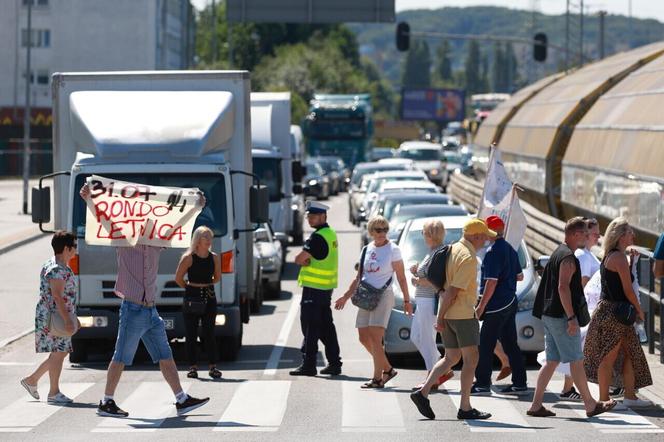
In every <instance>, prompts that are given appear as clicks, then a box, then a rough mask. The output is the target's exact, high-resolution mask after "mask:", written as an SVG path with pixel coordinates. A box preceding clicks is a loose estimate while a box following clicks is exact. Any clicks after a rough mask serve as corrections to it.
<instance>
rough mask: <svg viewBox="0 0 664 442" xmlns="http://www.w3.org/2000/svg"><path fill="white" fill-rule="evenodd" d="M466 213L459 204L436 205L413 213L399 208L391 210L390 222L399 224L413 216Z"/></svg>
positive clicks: (459, 214) (423, 216)
mask: <svg viewBox="0 0 664 442" xmlns="http://www.w3.org/2000/svg"><path fill="white" fill-rule="evenodd" d="M463 215H468V212H466V209H464V208H463V207H461V206H438V207H436V208H433V207H432V208H431V210H428V209H427V211H423V212H418V213H417V214H414V213H413V212H412V211H410V210H406V211H404V212H402V211H401V210H395V211H394V212H393V215H392V218H391V219H390V223H391V224H393V225H395V226H396V225H397V224H401V223H403V222H406V221H408V220H409V219H413V218H427V217H430V216H463Z"/></svg>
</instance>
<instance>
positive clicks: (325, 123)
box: [307, 119, 365, 140]
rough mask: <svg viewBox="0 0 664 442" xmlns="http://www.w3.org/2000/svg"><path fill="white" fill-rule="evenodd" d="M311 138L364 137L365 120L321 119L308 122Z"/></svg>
mask: <svg viewBox="0 0 664 442" xmlns="http://www.w3.org/2000/svg"><path fill="white" fill-rule="evenodd" d="M307 135H308V136H309V138H313V139H317V140H341V139H343V140H349V139H358V138H364V136H365V131H364V120H336V119H335V120H321V119H316V120H314V121H309V122H308V133H307Z"/></svg>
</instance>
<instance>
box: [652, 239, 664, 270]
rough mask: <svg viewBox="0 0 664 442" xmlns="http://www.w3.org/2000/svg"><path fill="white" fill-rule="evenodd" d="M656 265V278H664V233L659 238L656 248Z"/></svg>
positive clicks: (654, 268)
mask: <svg viewBox="0 0 664 442" xmlns="http://www.w3.org/2000/svg"><path fill="white" fill-rule="evenodd" d="M653 257H654V258H655V264H654V265H653V272H654V273H655V278H664V233H662V234H661V235H660V236H659V240H657V245H656V246H655V254H654V256H653Z"/></svg>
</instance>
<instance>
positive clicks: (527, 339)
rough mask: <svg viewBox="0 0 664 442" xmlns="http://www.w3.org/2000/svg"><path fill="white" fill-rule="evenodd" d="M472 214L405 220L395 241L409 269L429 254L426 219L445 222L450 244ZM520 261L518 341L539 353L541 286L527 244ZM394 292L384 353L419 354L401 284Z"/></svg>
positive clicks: (524, 349)
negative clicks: (537, 299) (424, 233)
mask: <svg viewBox="0 0 664 442" xmlns="http://www.w3.org/2000/svg"><path fill="white" fill-rule="evenodd" d="M470 218H471V217H470V216H447V217H433V218H419V219H414V220H409V221H407V222H406V224H405V226H404V229H403V231H402V233H401V235H400V236H399V238H398V240H396V242H397V244H398V245H399V248H400V249H401V255H402V256H403V260H404V265H405V266H406V269H408V268H410V266H411V265H413V264H414V263H415V262H420V261H421V260H422V259H423V258H424V257H425V256H426V254H427V253H428V248H427V246H426V244H425V243H424V237H423V236H422V227H423V225H424V223H425V222H426V221H429V220H435V219H438V220H440V221H442V222H443V224H444V225H445V243H446V244H450V243H453V242H456V241H458V240H459V239H460V238H461V236H462V229H463V225H464V224H465V223H466V221H468V219H470ZM485 253H486V249H482V250H480V251H478V253H477V256H478V279H479V272H480V266H481V259H482V257H484V254H485ZM518 254H519V261H520V263H521V268H522V269H523V281H519V282H517V287H516V295H517V300H518V309H517V314H516V329H517V336H518V344H519V347H520V348H521V351H522V352H524V353H538V352H540V351H542V350H543V349H544V328H543V326H542V323H541V322H540V320H539V319H537V318H535V317H533V315H532V310H533V304H534V303H535V295H536V293H537V287H538V286H539V276H538V275H537V274H536V272H535V267H534V265H533V262H532V260H531V258H530V255H529V254H528V249H527V248H526V245H525V243H523V242H522V243H521V247H519V250H518ZM406 279H407V280H408V292H409V293H410V296H411V299H413V298H412V297H413V296H414V294H415V288H414V287H413V286H412V285H411V282H410V278H406ZM392 288H393V290H394V295H395V306H394V308H393V309H392V313H391V314H390V320H389V323H388V325H387V330H386V331H385V352H386V353H387V354H388V356H392V357H394V356H397V357H398V356H406V355H410V354H415V353H417V349H416V348H415V345H414V344H413V343H412V342H411V340H410V329H411V321H412V320H411V318H409V317H408V316H407V315H406V314H405V313H404V310H403V294H402V293H401V289H400V288H399V286H398V284H396V283H395V284H393V287H392ZM436 340H437V342H438V346H439V348H442V344H441V342H440V335H437V338H436Z"/></svg>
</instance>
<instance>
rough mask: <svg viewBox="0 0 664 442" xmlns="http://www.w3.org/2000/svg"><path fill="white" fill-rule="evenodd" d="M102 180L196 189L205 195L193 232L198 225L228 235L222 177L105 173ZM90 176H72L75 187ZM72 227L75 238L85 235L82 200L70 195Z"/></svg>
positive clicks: (189, 174) (84, 212)
mask: <svg viewBox="0 0 664 442" xmlns="http://www.w3.org/2000/svg"><path fill="white" fill-rule="evenodd" d="M101 175H103V176H104V177H105V178H109V179H115V180H118V181H128V182H130V183H138V184H147V185H149V186H164V187H198V188H199V189H201V191H203V195H205V207H204V208H203V210H202V211H201V213H200V215H198V217H197V218H196V222H195V224H194V229H196V228H197V227H199V226H207V227H209V228H210V229H212V231H213V232H214V235H215V236H224V235H226V233H228V207H227V205H226V183H225V181H224V176H223V175H220V174H212V173H205V174H197V173H187V174H180V173H168V174H166V173H164V174H161V173H160V174H106V173H102V174H101ZM89 176H90V175H86V174H82V175H78V176H77V177H76V183H75V184H74V185H75V188H76V189H80V188H81V187H83V184H84V183H85V180H86V179H87V178H88V177H89ZM73 206H74V213H73V221H74V223H73V225H74V229H75V231H76V234H77V235H78V237H79V238H82V237H84V236H85V217H86V206H85V201H83V199H82V198H80V197H79V196H78V192H76V193H75V195H74V202H73Z"/></svg>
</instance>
